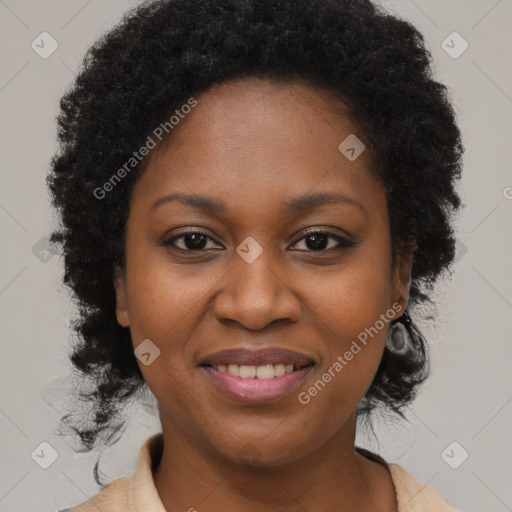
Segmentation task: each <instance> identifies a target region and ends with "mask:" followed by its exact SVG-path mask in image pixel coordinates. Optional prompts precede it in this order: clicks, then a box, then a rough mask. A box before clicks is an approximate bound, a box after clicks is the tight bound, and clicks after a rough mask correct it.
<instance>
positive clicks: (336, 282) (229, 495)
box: [115, 78, 412, 512]
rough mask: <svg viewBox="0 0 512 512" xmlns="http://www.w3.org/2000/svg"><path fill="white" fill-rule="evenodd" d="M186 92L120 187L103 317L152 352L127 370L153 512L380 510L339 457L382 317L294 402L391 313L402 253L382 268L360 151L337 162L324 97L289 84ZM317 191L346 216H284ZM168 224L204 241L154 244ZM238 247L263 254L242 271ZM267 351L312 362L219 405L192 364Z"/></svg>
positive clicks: (376, 219) (385, 478)
mask: <svg viewBox="0 0 512 512" xmlns="http://www.w3.org/2000/svg"><path fill="white" fill-rule="evenodd" d="M196 99H197V101H198V104H197V106H196V107H195V108H194V109H193V110H192V112H191V113H190V114H188V115H187V116H186V117H185V119H183V120H181V122H180V124H179V125H178V126H176V127H175V128H174V130H173V131H172V132H171V136H170V137H169V138H168V139H167V141H166V142H165V144H162V145H160V146H159V147H158V148H157V149H155V150H154V151H153V152H152V154H151V155H150V160H149V163H148V167H147V169H146V170H145V172H144V173H143V174H142V176H141V178H140V179H139V180H138V181H137V183H136V185H135V187H134V189H133V195H132V198H131V205H130V214H129V218H128V222H127V226H126V268H125V269H116V275H115V287H116V296H117V320H118V322H119V323H120V324H121V325H123V326H129V327H130V331H131V335H132V339H133V343H134V348H136V347H137V346H138V345H139V344H140V343H141V342H142V341H143V340H145V339H150V340H151V341H152V342H153V343H154V344H155V345H157V346H158V348H159V349H160V355H159V357H157V358H156V359H155V360H154V361H153V362H152V363H151V364H150V365H148V366H145V365H143V364H142V363H141V362H140V361H139V366H140V368H141V371H142V373H143V375H144V378H145V380H146V382H147V385H148V386H149V388H150V389H151V391H152V392H153V394H154V395H155V397H156V398H157V400H158V403H159V411H160V419H161V423H162V431H163V435H164V443H165V446H164V451H163V455H162V460H161V463H160V465H159V466H158V468H157V469H156V470H155V471H154V481H155V485H156V488H157V490H158V493H159V495H160V497H161V500H162V503H163V504H164V507H165V508H166V510H167V511H168V512H171V511H178V510H181V511H183V510H189V509H190V508H191V507H195V508H196V509H197V510H198V511H200V512H213V511H235V510H236V511H239V510H245V511H251V512H260V511H261V512H263V511H268V510H269V509H270V507H271V509H272V510H274V511H286V512H295V511H301V512H303V511H304V510H322V511H326V512H327V511H338V512H340V511H348V510H350V511H353V510H359V511H363V512H364V511H375V510H378V511H381V512H396V510H397V503H396V495H395V489H394V486H393V482H392V480H391V476H390V474H389V472H388V470H387V469H386V468H385V467H383V466H381V465H379V464H377V463H375V462H372V461H370V460H368V459H366V458H365V457H362V456H360V455H359V454H357V453H356V452H355V451H354V442H355V433H356V418H357V405H358V404H359V402H360V401H361V399H362V398H363V396H364V395H365V393H366V391H367V389H368V387H369V386H370V384H371V382H372V380H373V377H374V375H375V372H376V371H377V368H378V365H379V362H380V360H381V357H382V352H383V349H384V345H385V342H386V335H387V331H388V328H389V323H386V324H385V327H384V328H383V329H381V330H380V331H379V332H378V334H377V335H375V336H374V337H373V339H371V341H370V342H369V343H368V344H367V345H366V346H365V347H364V348H363V349H362V350H361V352H359V353H358V354H357V355H355V356H354V358H353V359H352V360H351V361H350V362H349V363H348V364H347V365H346V366H345V367H344V368H343V370H342V371H341V372H339V373H337V374H336V377H335V378H333V379H332V380H331V382H330V383H329V384H327V385H326V386H325V387H324V388H323V390H322V391H321V392H320V393H318V394H317V396H315V397H313V398H312V399H311V401H310V402H309V403H308V404H307V405H303V404H301V403H300V402H299V401H298V398H297V396H298V393H299V392H301V391H307V390H308V388H309V387H311V386H312V384H313V383H314V382H315V381H316V380H317V379H319V378H321V376H322V374H323V373H324V372H326V371H327V370H328V368H329V367H331V366H332V365H333V363H334V362H335V361H336V359H337V357H338V356H340V355H343V354H344V353H345V352H346V351H347V350H348V349H349V348H350V346H351V343H352V342H353V340H355V339H357V336H358V334H359V333H361V332H363V331H364V330H365V329H366V328H368V327H370V326H373V325H374V324H375V322H376V321H377V320H378V319H379V317H380V315H381V314H383V313H385V312H386V311H387V310H389V309H390V308H392V305H393V304H395V305H396V304H399V305H400V311H398V312H397V313H396V318H397V317H398V316H400V315H401V314H402V312H403V310H404V309H405V308H406V306H407V300H408V294H409V286H410V270H411V261H412V251H408V252H405V254H404V255H403V256H401V257H399V258H398V259H397V261H396V265H395V266H394V267H392V265H391V261H392V260H391V242H390V231H389V217H388V210H387V203H386V196H385V191H384V189H383V187H382V185H381V184H380V183H379V181H378V180H377V179H376V178H375V177H374V175H373V174H372V173H371V172H370V170H369V169H370V164H371V162H370V155H369V151H365V152H363V153H362V154H361V156H359V158H357V159H356V160H354V161H349V160H348V159H347V158H346V157H345V156H344V155H343V154H342V153H341V152H340V150H339V149H338V145H339V144H340V142H341V141H343V140H344V139H345V138H346V137H347V136H348V135H349V134H358V133H359V135H360V137H359V138H360V139H363V138H364V137H363V136H362V134H361V133H360V132H359V129H358V127H357V126H356V125H355V124H354V123H353V121H352V120H351V119H350V117H349V116H348V115H347V114H343V112H344V111H345V112H346V109H344V108H343V104H342V103H341V102H339V100H334V99H333V98H332V97H331V96H330V95H329V94H328V93H326V92H324V91H321V90H317V89H314V88H311V87H309V86H307V85H304V84H299V83H296V84H293V85H292V84H273V83H271V82H268V81H266V80H259V79H254V78H250V79H240V80H236V81H232V82H228V83H223V84H220V85H216V86H214V87H213V88H211V89H209V90H208V91H206V92H205V93H202V94H200V95H198V96H197V97H196ZM335 101H337V102H338V103H337V104H335V103H334V102H335ZM334 107H336V108H334ZM333 191H335V192H338V193H342V194H345V195H347V196H349V197H350V198H352V199H354V200H355V201H357V202H359V203H360V204H361V205H362V208H359V207H357V206H355V205H353V204H350V203H341V202H340V203H336V204H325V203H324V204H322V205H320V206H318V207H316V208H314V209H311V210H308V211H304V212H291V213H289V214H285V213H284V210H283V207H282V202H283V201H285V200H287V199H289V198H291V197H294V196H298V195H302V194H305V193H318V192H333ZM173 192H184V193H190V194H200V195H205V196H210V197H213V198H216V199H221V200H223V201H224V202H225V203H226V207H227V211H226V212H224V213H211V212H206V211H202V210H200V209H197V208H195V207H193V206H190V205H186V204H182V203H180V202H177V201H174V202H168V203H164V204H162V205H161V206H159V207H157V208H151V206H152V205H153V203H155V201H157V200H158V199H160V198H161V197H163V196H165V195H167V194H170V193H173ZM186 228H190V229H193V230H199V231H201V232H205V233H206V234H207V236H208V237H210V238H206V239H205V242H204V243H203V245H200V246H199V247H200V248H202V250H199V251H198V250H197V249H195V250H194V243H193V242H194V241H193V239H192V240H191V239H190V237H188V238H187V237H184V238H183V237H182V238H179V239H177V240H175V241H174V244H175V247H176V248H173V247H172V245H168V246H163V245H162V241H165V240H169V239H170V238H172V237H173V236H178V235H180V234H183V231H184V229H186ZM307 228H318V229H319V230H320V231H322V232H324V233H325V232H327V233H332V234H333V235H338V236H341V237H344V238H346V239H347V238H348V239H349V240H350V239H351V238H352V239H353V240H354V241H355V245H354V246H352V247H343V246H341V247H339V248H337V247H338V242H337V240H336V239H335V238H328V239H327V241H326V245H325V246H322V247H325V248H321V249H320V250H316V251H315V250H314V247H315V246H314V245H312V243H311V238H308V237H306V238H305V236H306V234H304V230H305V229H307ZM247 237H253V238H254V239H255V240H256V241H257V242H258V244H260V246H261V247H262V249H263V252H262V253H261V254H260V256H259V257H258V258H257V259H256V260H255V261H253V262H252V263H247V262H246V261H245V260H244V259H242V258H241V257H240V256H239V255H238V254H237V252H236V248H237V247H238V246H239V245H240V244H241V243H242V242H243V241H244V240H245V239H246V238H247ZM313 242H314V241H313ZM196 244H197V240H196ZM327 244H328V245H327ZM196 247H197V245H196ZM311 247H313V248H311ZM180 248H181V251H180V250H179V249H180ZM187 251H188V252H187ZM269 345H272V346H277V347H280V348H288V349H291V350H296V351H299V352H303V353H305V354H307V355H309V356H310V357H312V358H313V359H314V360H315V361H316V365H315V366H314V367H313V370H312V371H311V372H310V374H309V375H308V376H307V378H306V380H305V381H304V382H303V383H302V384H301V386H300V387H299V388H298V389H297V390H295V391H293V392H291V393H289V394H288V395H286V396H283V397H280V398H279V399H278V400H276V401H273V402H271V403H265V404H259V405H248V404H242V403H241V402H238V401H236V400H234V399H232V398H230V397H228V396H227V395H225V394H224V393H223V392H222V391H220V390H219V389H218V388H217V387H215V386H214V385H213V384H212V383H211V382H210V380H209V379H208V378H207V376H206V375H205V372H204V370H203V369H202V368H200V367H199V366H198V365H199V363H200V362H201V361H202V359H203V358H204V357H205V356H206V355H207V354H212V353H213V352H216V351H218V350H222V349H228V348H233V347H249V348H252V347H254V348H256V347H262V346H269ZM247 453H252V455H253V457H252V459H251V458H250V457H249V458H248V457H247Z"/></svg>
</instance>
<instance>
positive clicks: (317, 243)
mask: <svg viewBox="0 0 512 512" xmlns="http://www.w3.org/2000/svg"><path fill="white" fill-rule="evenodd" d="M328 238H329V237H328V236H327V235H326V234H324V233H318V234H315V235H310V236H308V237H307V238H306V246H307V247H308V249H312V250H319V249H325V248H326V246H327V240H328ZM309 240H313V243H312V244H310V243H309Z"/></svg>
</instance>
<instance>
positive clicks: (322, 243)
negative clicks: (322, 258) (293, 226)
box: [294, 230, 355, 252]
mask: <svg viewBox="0 0 512 512" xmlns="http://www.w3.org/2000/svg"><path fill="white" fill-rule="evenodd" d="M329 239H331V240H334V242H335V245H334V249H336V248H338V249H340V248H342V247H353V246H354V245H355V242H353V241H352V240H349V239H347V238H343V237H341V236H339V235H335V234H334V233H330V232H328V231H321V230H316V231H309V232H308V233H306V236H303V237H302V238H301V239H300V240H299V241H298V242H296V243H295V244H294V245H297V244H298V243H300V242H302V241H303V240H305V241H306V242H305V246H306V247H307V248H308V249H309V251H308V250H306V252H312V251H320V252H324V251H326V250H329V249H333V247H332V246H331V247H328V245H329V242H328V241H329Z"/></svg>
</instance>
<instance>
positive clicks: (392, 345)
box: [386, 322, 411, 356]
mask: <svg viewBox="0 0 512 512" xmlns="http://www.w3.org/2000/svg"><path fill="white" fill-rule="evenodd" d="M386 347H387V348H388V349H389V351H390V352H392V353H393V354H396V355H400V356H402V355H404V354H406V353H407V352H409V350H410V349H411V340H410V338H409V333H408V332H407V329H406V328H405V327H404V325H403V324H402V323H400V322H396V323H395V324H393V325H391V326H390V327H389V331H388V336H387V339H386Z"/></svg>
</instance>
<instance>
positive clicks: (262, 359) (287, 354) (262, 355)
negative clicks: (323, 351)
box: [200, 347, 316, 378]
mask: <svg viewBox="0 0 512 512" xmlns="http://www.w3.org/2000/svg"><path fill="white" fill-rule="evenodd" d="M279 363H282V364H293V365H294V366H296V367H297V368H300V367H302V366H306V365H309V364H311V363H316V361H315V360H314V359H313V358H312V357H310V356H308V355H306V354H301V353H300V352H295V351H293V350H288V349H284V348H279V347H265V348H260V349H257V350H254V349H252V350H250V349H245V348H234V349H228V350H221V351H219V352H214V353H213V354H209V355H206V356H205V357H204V358H203V360H202V361H201V363H200V364H201V365H210V366H218V365H220V364H225V365H229V364H240V365H247V366H263V365H266V364H279ZM274 378H280V377H274Z"/></svg>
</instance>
